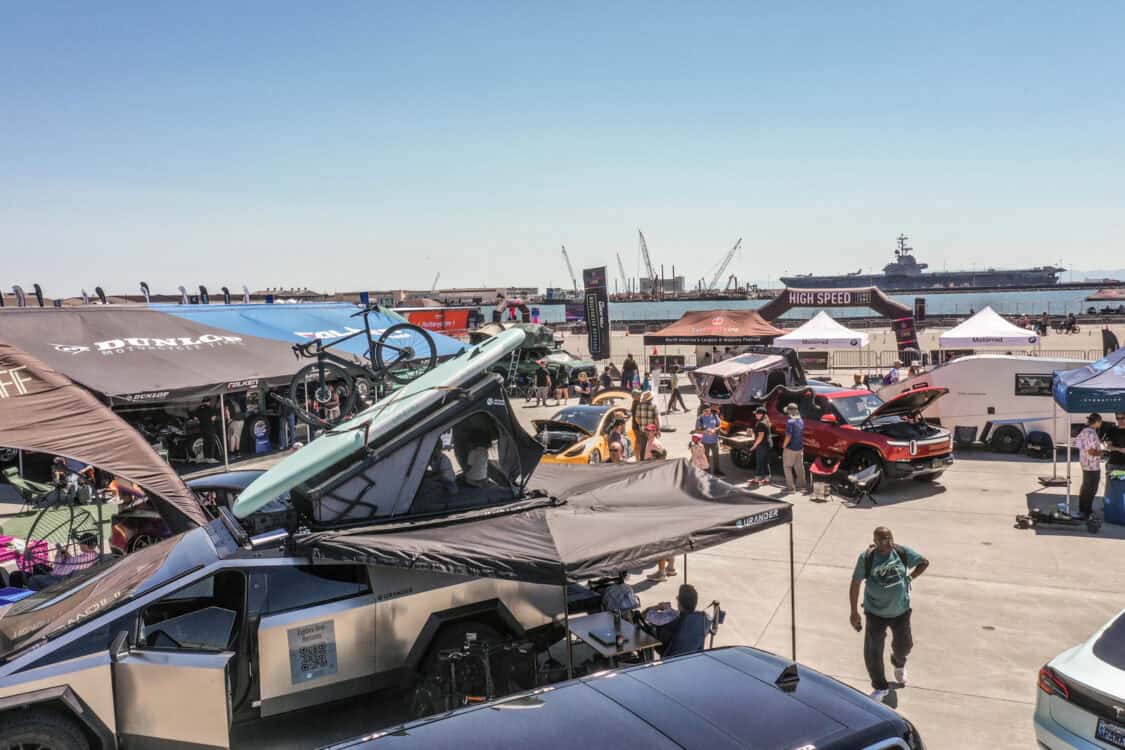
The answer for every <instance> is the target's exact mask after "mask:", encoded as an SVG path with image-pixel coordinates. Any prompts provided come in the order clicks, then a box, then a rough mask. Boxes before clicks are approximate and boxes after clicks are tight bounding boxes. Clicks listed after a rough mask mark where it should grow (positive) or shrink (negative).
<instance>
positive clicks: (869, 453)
mask: <svg viewBox="0 0 1125 750" xmlns="http://www.w3.org/2000/svg"><path fill="white" fill-rule="evenodd" d="M869 466H878V467H879V472H880V476H879V478H878V479H876V480H875V483H874V484H872V485H871V492H872V493H874V492H875V490H877V489H879V485H881V484H882V483H883V475H882V472H883V459H882V458H880V457H879V453H878V452H877V451H874V450H872V449H871V448H860V449H859V450H857V451H855V452H854V453H852V454H851V455H850V456H849V457H848V460H847V463H846V464H845V470H846V471H847V472H848V474H856V473H859V472H861V471H863V470H864V469H866V468H868V467H869Z"/></svg>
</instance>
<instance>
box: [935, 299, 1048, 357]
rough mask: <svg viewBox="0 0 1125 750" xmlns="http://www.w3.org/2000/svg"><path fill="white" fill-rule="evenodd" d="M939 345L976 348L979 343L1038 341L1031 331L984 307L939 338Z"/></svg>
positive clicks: (1026, 343) (1017, 344) (1018, 344)
mask: <svg viewBox="0 0 1125 750" xmlns="http://www.w3.org/2000/svg"><path fill="white" fill-rule="evenodd" d="M938 341H939V344H938V345H939V346H940V347H941V348H942V349H979V348H980V347H982V346H1013V347H1027V346H1034V345H1036V344H1038V343H1039V335H1038V334H1037V333H1035V331H1029V330H1027V329H1026V328H1020V327H1019V326H1017V325H1016V324H1015V323H1010V322H1008V321H1007V320H1005V319H1004V318H1003V317H1001V316H1000V314H999V313H997V312H996V311H995V310H993V309H992V308H991V307H986V308H984V309H983V310H981V311H980V312H978V313H977V314H976V315H974V316H973V317H971V318H969V319H968V320H966V321H965V322H963V323H961V324H960V325H958V326H955V327H953V328H951V329H950V330H948V331H946V332H945V333H943V334H942V335H941V337H940V338H939V340H938Z"/></svg>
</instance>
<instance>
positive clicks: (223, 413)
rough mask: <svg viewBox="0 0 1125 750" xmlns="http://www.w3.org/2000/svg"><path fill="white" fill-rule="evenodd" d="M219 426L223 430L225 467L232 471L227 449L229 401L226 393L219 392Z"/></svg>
mask: <svg viewBox="0 0 1125 750" xmlns="http://www.w3.org/2000/svg"><path fill="white" fill-rule="evenodd" d="M219 426H220V427H221V428H222V431H223V468H224V469H226V470H227V471H230V451H229V450H228V449H227V401H226V394H223V393H220V394H219Z"/></svg>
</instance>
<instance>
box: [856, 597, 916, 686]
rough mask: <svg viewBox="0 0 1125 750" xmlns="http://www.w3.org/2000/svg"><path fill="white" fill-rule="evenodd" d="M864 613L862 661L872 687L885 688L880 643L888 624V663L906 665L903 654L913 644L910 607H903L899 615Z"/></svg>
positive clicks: (908, 652)
mask: <svg viewBox="0 0 1125 750" xmlns="http://www.w3.org/2000/svg"><path fill="white" fill-rule="evenodd" d="M864 614H865V616H866V620H867V622H866V625H865V627H866V628H867V632H866V633H865V634H864V636H863V661H864V663H865V664H867V675H868V676H869V677H870V678H871V687H873V688H875V689H876V690H886V689H887V688H888V685H887V672H886V666H885V665H884V664H883V644H884V643H885V642H886V640H887V628H890V629H891V664H893V665H895V666H896V667H899V668H902V667H905V666H906V657H907V656H909V655H910V650H911V649H912V648H914V638H913V637H912V636H911V634H910V610H909V609H908V610H906V611H905V612H903V613H902V614H901V615H899V616H898V617H879V616H878V615H873V614H871V613H870V612H865V613H864Z"/></svg>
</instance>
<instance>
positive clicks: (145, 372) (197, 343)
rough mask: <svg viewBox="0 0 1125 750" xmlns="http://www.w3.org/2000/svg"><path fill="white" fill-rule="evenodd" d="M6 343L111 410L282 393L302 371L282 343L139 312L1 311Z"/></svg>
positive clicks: (123, 309) (121, 309)
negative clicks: (260, 390) (258, 390)
mask: <svg viewBox="0 0 1125 750" xmlns="http://www.w3.org/2000/svg"><path fill="white" fill-rule="evenodd" d="M0 341H2V342H5V343H8V344H11V345H13V346H15V347H17V348H19V349H21V350H22V351H25V352H27V353H29V354H32V355H34V356H35V357H37V358H39V359H40V360H42V361H43V362H45V363H46V364H47V365H48V366H50V367H52V368H54V369H55V370H57V371H59V372H60V373H62V374H63V375H66V376H67V377H68V378H70V379H71V380H73V381H75V382H76V383H79V384H81V385H84V386H85V387H87V388H89V389H90V390H91V391H93V392H94V393H96V394H99V395H101V396H103V397H104V398H105V399H106V400H107V401H108V402H109V403H110V404H111V405H120V404H158V403H165V402H170V401H188V400H193V399H199V398H202V397H204V396H214V395H217V394H220V393H227V392H235V391H244V390H247V389H249V388H254V387H257V386H258V385H260V384H264V385H267V386H281V385H285V384H288V383H289V380H290V379H291V378H292V377H293V374H294V373H295V372H296V371H297V369H298V368H299V367H300V366H301V365H302V364H303V363H302V362H299V361H298V360H297V359H296V358H295V357H294V356H293V352H292V350H291V348H290V347H289V346H288V345H286V344H283V343H281V342H278V341H273V340H269V339H264V338H257V337H255V336H250V335H245V334H242V335H239V334H236V333H234V332H232V331H230V330H227V329H223V328H219V327H214V326H206V325H201V324H199V323H195V322H192V321H190V320H186V319H184V318H181V317H177V316H174V315H166V314H164V313H162V312H159V311H157V310H152V309H149V308H148V307H145V306H140V305H137V306H124V305H122V306H116V305H108V306H104V307H103V306H94V305H90V306H83V307H77V308H74V307H72V308H63V309H52V308H30V307H25V308H17V309H5V310H0Z"/></svg>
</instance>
